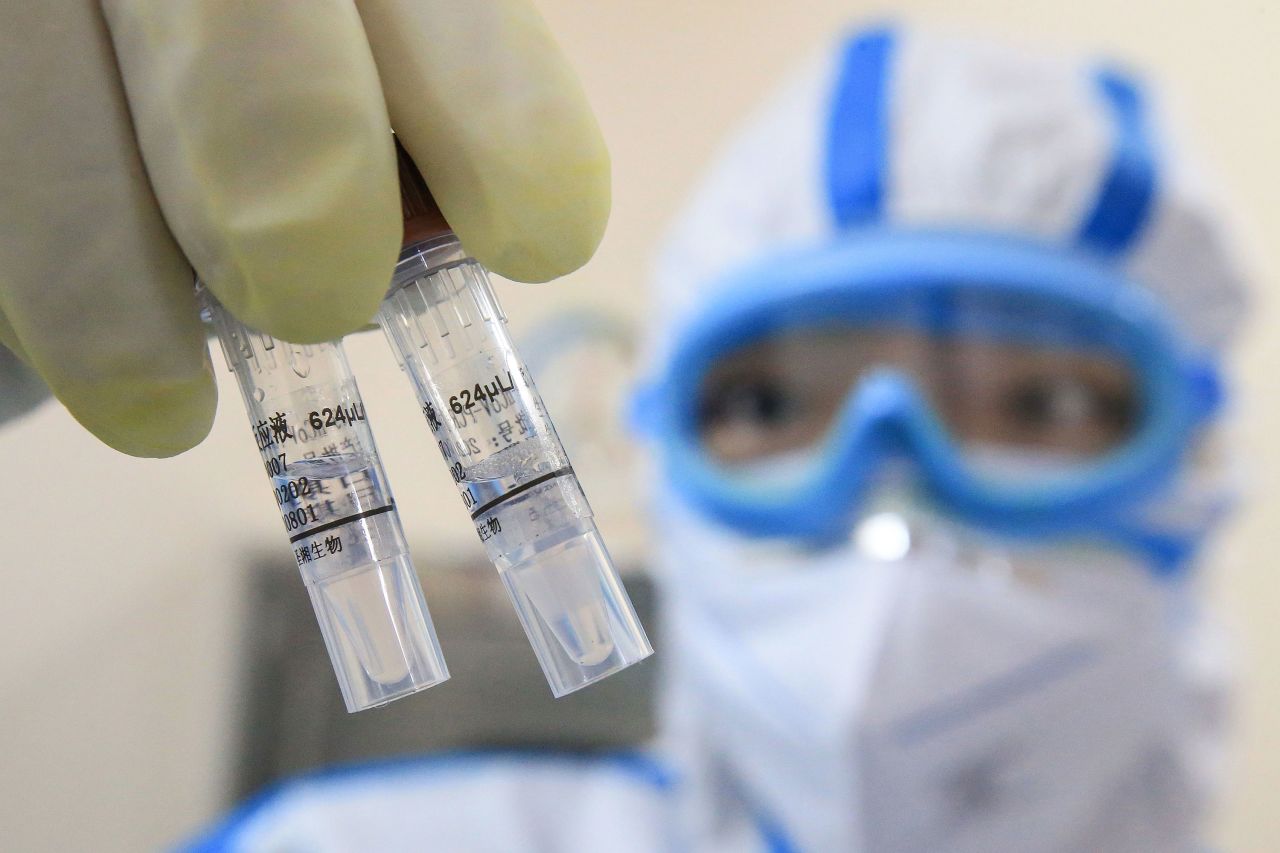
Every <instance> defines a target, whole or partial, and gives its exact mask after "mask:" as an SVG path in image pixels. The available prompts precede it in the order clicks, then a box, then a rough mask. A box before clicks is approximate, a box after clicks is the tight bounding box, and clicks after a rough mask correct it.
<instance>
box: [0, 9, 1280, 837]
mask: <svg viewBox="0 0 1280 853" xmlns="http://www.w3.org/2000/svg"><path fill="white" fill-rule="evenodd" d="M540 5H541V7H542V9H543V11H544V14H545V15H546V16H547V17H548V19H549V20H550V22H551V24H552V26H553V28H554V29H555V30H556V31H557V32H558V33H559V35H560V38H561V41H562V43H563V45H564V47H565V49H566V50H567V51H568V53H569V54H570V55H571V57H572V58H573V60H574V61H575V62H576V63H577V66H578V68H579V71H580V73H581V75H582V77H583V79H584V81H585V83H586V86H587V88H588V90H589V92H590V94H591V96H592V98H593V100H594V102H595V104H596V106H597V109H598V111H599V114H600V119H601V122H602V124H603V126H604V130H605V133H606V136H607V137H608V139H609V141H610V143H611V147H612V151H613V157H614V176H615V196H614V215H613V219H612V222H611V225H610V229H609V233H608V236H607V238H606V240H605V244H604V246H603V247H602V248H601V250H600V253H599V255H598V256H597V258H596V259H595V260H594V261H593V262H592V263H591V264H590V265H589V266H588V267H587V268H586V269H584V270H582V271H580V272H579V273H576V274H575V275H573V276H571V277H570V278H569V279H568V280H566V281H564V282H560V283H557V284H555V285H540V286H510V285H509V286H504V287H502V292H501V295H502V297H503V299H504V300H505V302H506V305H507V309H508V313H509V315H510V316H511V317H512V324H513V327H514V328H515V330H516V331H517V333H519V332H520V331H521V330H523V329H528V328H530V327H531V325H532V324H534V323H536V322H537V321H538V320H540V319H542V318H545V317H547V316H549V315H550V314H551V313H553V312H555V311H558V310H561V309H563V308H565V307H567V306H571V305H582V304H587V305H592V306H596V307H600V308H604V309H607V310H611V311H617V312H622V313H626V314H629V315H631V316H634V317H636V318H643V316H644V311H645V310H646V304H645V302H644V298H643V280H644V273H645V269H646V264H647V259H648V257H649V254H650V251H651V249H652V247H653V246H654V245H655V243H656V242H657V240H658V238H659V235H660V232H661V228H662V225H663V223H664V221H665V220H666V219H667V218H668V217H669V216H670V215H671V213H672V212H673V211H674V210H675V208H676V207H677V206H678V204H679V202H680V199H681V198H682V196H683V195H684V193H685V192H686V191H687V189H688V187H689V186H690V184H691V182H692V181H693V180H694V179H695V177H696V176H697V175H698V173H699V171H700V169H701V168H702V167H703V166H704V165H705V164H706V163H707V162H708V160H709V159H710V158H711V156H712V154H713V152H714V149H715V146H716V143H717V141H718V140H719V139H720V138H721V137H722V136H723V134H724V133H725V132H726V130H727V129H728V128H729V127H731V126H732V124H733V123H734V122H735V120H737V119H739V118H740V117H741V116H742V115H743V114H744V113H745V111H746V110H747V109H749V108H750V107H751V105H752V104H754V103H755V101H756V100H757V99H758V97H759V96H760V93H761V92H762V90H764V89H767V88H768V87H769V86H770V85H771V83H772V82H773V81H774V80H776V79H777V77H778V75H779V73H780V72H781V71H782V70H783V69H784V68H786V67H787V66H788V65H789V64H790V63H792V62H793V61H794V60H795V59H797V58H798V57H800V56H802V55H803V54H804V53H805V52H806V51H807V50H808V49H809V48H810V47H811V46H813V45H815V44H817V43H819V42H820V41H821V40H822V39H823V38H825V37H826V36H828V35H829V34H830V33H832V32H834V31H836V30H838V29H839V28H840V27H842V26H843V25H844V24H845V23H847V22H849V21H851V20H859V19H864V18H865V17H867V16H868V15H872V16H878V17H883V16H885V15H886V14H887V12H886V10H888V9H890V8H892V9H893V10H895V11H896V15H897V16H898V17H899V18H903V19H906V20H922V21H924V20H929V21H935V20H943V21H947V22H950V23H951V24H953V25H962V26H964V27H967V28H973V29H976V30H979V31H984V32H994V33H997V34H1004V35H1007V36H1008V37H1011V38H1030V39H1034V40H1038V41H1040V42H1042V43H1044V44H1046V45H1051V46H1052V45H1063V46H1071V45H1084V46H1088V47H1093V48H1097V49H1098V50H1099V51H1106V52H1110V53H1114V54H1117V55H1119V56H1121V57H1125V58H1129V59H1131V60H1133V61H1134V62H1136V63H1138V64H1140V65H1142V66H1144V67H1146V68H1149V69H1151V70H1152V71H1154V72H1156V73H1157V74H1158V75H1159V76H1161V77H1162V78H1163V79H1164V80H1165V82H1166V84H1167V85H1168V86H1169V87H1170V88H1172V89H1174V90H1176V91H1177V92H1178V93H1179V94H1180V96H1181V99H1182V100H1183V101H1184V102H1185V107H1186V110H1185V111H1186V113H1187V115H1188V116H1189V117H1190V118H1191V119H1192V121H1193V126H1194V129H1195V130H1197V131H1198V135H1199V137H1200V139H1199V142H1200V146H1201V148H1203V150H1204V152H1205V154H1206V155H1207V159H1208V160H1210V161H1211V162H1212V163H1214V164H1215V165H1216V168H1217V169H1218V171H1219V173H1220V174H1221V175H1223V176H1224V178H1225V184H1226V187H1227V190H1228V192H1229V195H1230V197H1232V198H1233V199H1234V200H1235V202H1236V205H1237V207H1238V210H1239V212H1240V214H1241V218H1242V219H1243V220H1245V221H1246V222H1247V223H1249V224H1250V225H1251V226H1252V229H1253V236H1254V237H1255V241H1256V243H1257V245H1258V248H1259V251H1260V254H1259V259H1260V265H1259V269H1260V271H1261V272H1262V273H1264V274H1270V273H1273V272H1275V271H1277V270H1280V250H1277V248H1276V244H1275V242H1274V241H1272V242H1271V243H1268V242H1267V241H1266V240H1265V239H1264V237H1266V236H1268V235H1274V234H1277V233H1280V195H1278V194H1277V189H1278V186H1277V180H1276V177H1277V174H1278V173H1280V170H1278V169H1277V167H1276V166H1275V165H1274V163H1273V157H1274V156H1275V155H1274V152H1277V151H1280V119H1278V118H1277V113H1276V110H1275V98H1274V95H1273V87H1274V81H1275V80H1276V79H1277V77H1280V62H1278V61H1277V60H1276V59H1275V53H1274V46H1275V45H1276V44H1280V10H1278V9H1276V8H1274V7H1272V6H1271V5H1270V4H1266V3H1262V2H1258V0H1254V2H1239V0H1237V2H1219V3H1214V4H1210V3H1193V2H1180V3H1169V2H1134V0H1128V2H1125V3H1123V4H1120V3H1116V2H1114V0H1076V2H1073V3H1070V4H1063V3H1059V2H1048V0H1022V2H1019V3H1011V2H1008V0H968V2H966V3H965V4H963V12H961V11H959V10H960V8H961V7H960V5H959V4H953V3H946V2H941V0H899V2H897V3H895V4H893V5H892V7H889V6H888V5H880V6H876V5H874V4H858V3H852V2H840V1H839V0H792V2H789V3H778V2H776V0H769V2H765V0H735V2H729V0H716V2H711V0H705V2H699V3H680V2H671V1H670V0H668V2H660V0H646V1H645V2H641V1H640V0H611V2H608V3H581V2H572V0H543V2H541V3H540ZM1260 281H1261V282H1262V284H1263V288H1262V289H1261V290H1260V291H1259V292H1258V293H1257V294H1256V295H1255V298H1256V310H1255V311H1254V312H1253V314H1252V318H1251V323H1252V326H1251V329H1250V334H1249V335H1248V336H1247V338H1246V339H1245V341H1244V345H1243V346H1242V347H1241V349H1240V350H1239V352H1238V359H1237V363H1238V367H1239V371H1238V374H1239V377H1240V386H1239V387H1240V392H1239V400H1240V403H1241V405H1240V414H1241V417H1240V440H1241V452H1242V454H1243V456H1244V459H1245V461H1246V462H1247V464H1246V465H1245V466H1244V468H1245V470H1246V472H1247V474H1248V476H1249V478H1250V480H1249V482H1248V484H1247V487H1248V489H1249V492H1250V495H1249V497H1250V499H1251V503H1250V504H1249V506H1248V508H1247V510H1246V511H1245V512H1244V513H1242V514H1241V515H1240V516H1239V518H1238V520H1237V521H1236V522H1235V523H1234V524H1233V526H1232V528H1231V529H1230V530H1229V531H1228V532H1227V533H1226V534H1225V535H1224V536H1223V537H1222V542H1221V546H1220V547H1219V548H1217V549H1216V551H1215V557H1214V562H1215V563H1216V564H1217V566H1218V573H1217V576H1216V587H1215V592H1216V595H1217V597H1218V599H1219V601H1220V603H1221V606H1222V611H1223V612H1224V614H1225V616H1226V618H1227V620H1228V622H1229V623H1230V624H1231V626H1232V627H1233V628H1234V629H1235V633H1236V636H1237V644H1238V647H1239V652H1240V658H1241V663H1242V673H1241V675H1242V680H1243V684H1242V689H1241V694H1240V699H1241V701H1240V707H1239V719H1240V730H1239V737H1238V749H1237V761H1236V763H1235V765H1234V767H1233V768H1232V772H1231V793H1230V797H1229V799H1228V801H1227V804H1226V807H1225V809H1224V811H1223V813H1222V815H1221V817H1220V820H1219V821H1218V824H1217V827H1216V830H1215V833H1214V839H1213V840H1214V841H1215V842H1216V843H1217V845H1218V846H1220V847H1221V848H1222V849H1225V850H1231V851H1269V850H1277V849H1280V810H1277V809H1276V808H1275V807H1274V805H1273V800H1274V792H1275V791H1276V790H1277V789H1278V788H1280V714H1276V713H1275V712H1274V711H1273V709H1274V708H1276V707H1277V706H1280V680H1278V679H1277V678H1276V673H1277V666H1276V664H1275V660H1276V659H1277V657H1280V626H1277V623H1276V620H1275V618H1274V614H1275V613H1276V612H1277V605H1280V591H1278V590H1277V584H1276V582H1275V581H1274V580H1273V579H1272V576H1273V572H1274V568H1273V564H1274V562H1275V559H1274V557H1273V554H1274V551H1275V549H1276V547H1278V546H1280V534H1278V533H1277V531H1278V530H1280V524H1278V523H1277V520H1280V488H1277V487H1280V476H1278V475H1280V449H1278V448H1277V446H1276V443H1277V440H1278V437H1280V402H1277V395H1276V393H1275V390H1274V389H1275V387H1276V380H1275V375H1276V373H1277V371H1280V309H1278V307H1277V301H1276V299H1275V297H1274V296H1273V291H1274V288H1271V287H1269V286H1267V285H1269V284H1270V282H1269V281H1267V280H1266V279H1265V278H1262V279H1260ZM351 352H352V359H353V361H354V362H355V364H356V366H357V369H358V370H359V373H360V377H361V385H362V388H363V390H364V392H365V397H366V401H367V404H368V409H369V412H370V414H371V417H372V418H373V419H374V420H375V423H376V424H377V427H376V429H377V434H378V439H379V444H380V446H381V448H382V450H383V455H384V457H385V461H386V463H387V467H388V469H389V471H390V473H391V476H392V479H393V481H394V484H395V490H396V495H397V500H398V501H399V503H400V505H401V512H402V517H403V518H404V521H405V524H406V527H407V529H408V532H409V538H410V541H412V542H432V543H434V544H435V545H436V547H437V548H440V549H459V550H462V551H464V552H465V551H466V550H467V549H472V550H475V551H477V552H478V549H479V546H478V544H476V543H474V542H473V541H472V540H473V537H472V536H471V535H470V533H469V526H468V525H467V524H465V523H464V518H463V515H462V512H461V507H460V506H459V505H458V502H457V498H456V496H455V495H454V492H453V490H452V486H451V484H449V483H448V482H447V478H445V477H443V471H442V469H441V467H440V463H439V462H438V461H437V459H436V455H435V451H434V450H433V449H432V448H431V447H430V444H429V442H428V441H427V438H426V432H425V430H424V429H423V426H422V423H421V416H420V414H419V413H418V411H417V408H416V406H415V404H414V403H413V401H412V399H411V398H410V395H409V393H408V391H407V387H405V386H404V384H403V380H402V379H401V378H400V375H399V373H398V371H397V370H396V369H395V368H394V366H393V364H392V361H391V358H390V356H389V353H388V352H387V351H386V348H385V346H384V345H383V343H382V341H381V339H380V338H379V337H377V336H373V335H368V336H365V337H364V338H363V339H361V340H359V341H356V342H355V343H353V344H352V346H351ZM220 361H221V356H220V354H215V363H217V364H218V368H219V374H220V377H221V379H222V392H223V398H224V404H223V407H222V409H221V411H220V413H219V416H218V421H217V423H216V425H215V427H214V431H213V435H212V436H211V437H210V439H209V440H208V441H207V442H206V443H205V444H204V445H202V446H201V447H200V448H198V449H196V450H195V451H193V452H191V453H188V454H186V455H184V456H182V457H179V458H177V459H173V460H167V461H141V462H139V461H135V460H130V459H126V458H124V457H121V456H118V455H116V454H114V453H112V452H111V451H109V450H107V449H106V448H104V447H102V446H99V445H98V444H96V443H95V442H94V441H93V440H92V439H90V438H89V437H88V436H87V435H85V434H83V433H82V432H80V430H79V428H78V427H77V426H76V425H75V424H74V423H73V422H72V421H71V419H70V418H69V417H68V416H67V415H66V414H65V413H64V412H62V411H61V410H59V409H58V408H57V407H56V406H47V407H46V408H45V409H43V410H42V411H40V412H39V413H38V414H36V415H34V416H32V417H30V418H28V419H26V420H24V421H23V422H21V423H20V424H17V425H15V426H13V427H11V428H9V429H6V430H4V431H3V432H0V454H3V455H4V457H5V458H8V459H9V460H10V467H9V469H8V474H7V475H6V477H5V480H6V484H7V486H8V489H7V496H6V497H5V498H4V499H3V503H2V506H3V512H0V541H2V542H3V547H2V548H0V578H3V583H2V584H0V592H2V593H3V594H0V723H2V725H0V846H2V847H3V848H4V849H6V850H22V851H25V850H72V849H92V850H96V851H103V853H109V851H114V850H121V851H124V850H140V849H149V848H154V847H157V846H160V845H164V844H166V843H168V842H172V841H173V840H175V839H177V838H180V837H182V836H183V835H184V834H185V833H188V832H190V831H191V830H192V829H194V828H196V827H198V826H199V825H201V824H202V823H203V822H204V821H206V820H208V819H209V818H210V817H212V816H213V815H214V813H215V811H216V810H217V809H218V808H219V805H220V797H221V795H222V791H223V786H224V784H225V782H226V778H227V775H226V774H227V772H228V770H229V759H230V757H231V755H230V750H231V749H232V748H233V744H234V741H233V732H232V730H231V729H232V726H233V724H234V718H233V717H232V716H231V710H232V707H233V689H234V684H233V682H234V676H235V667H236V659H235V654H236V647H237V636H236V631H237V603H236V602H237V598H238V594H239V587H238V578H237V574H236V570H237V567H238V566H239V564H240V562H241V558H242V557H243V556H244V555H246V554H248V553H251V552H255V551H261V550H262V549H269V548H272V547H277V548H279V550H280V551H281V553H282V555H284V556H286V557H287V552H286V551H285V549H284V545H283V542H282V540H281V538H280V530H279V529H278V528H279V521H278V520H277V517H276V513H275V507H274V504H273V502H272V500H271V498H270V496H269V492H268V489H267V488H266V486H265V484H264V482H263V478H262V476H261V474H260V473H259V471H260V466H259V465H258V463H257V462H256V454H255V452H254V449H253V445H252V443H251V441H250V439H249V436H248V433H247V431H246V425H245V423H244V415H243V413H242V411H241V408H240V404H239V400H238V399H236V396H235V394H236V392H235V389H234V387H233V385H231V384H230V383H229V382H228V381H227V380H228V379H229V377H228V376H227V374H226V372H225V370H224V369H223V368H222V365H221V363H220ZM587 485H588V489H589V488H590V484H589V483H588V484H587ZM605 533H606V535H608V533H609V531H608V529H607V527H606V530H605ZM423 559H425V558H424V557H423V556H422V555H419V560H420V561H421V560H423ZM428 595H430V590H429V589H428ZM446 645H447V638H446Z"/></svg>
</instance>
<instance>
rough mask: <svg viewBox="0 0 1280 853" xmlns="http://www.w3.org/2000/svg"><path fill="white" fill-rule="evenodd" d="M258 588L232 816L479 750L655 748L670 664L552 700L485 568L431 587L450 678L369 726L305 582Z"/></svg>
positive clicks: (647, 588)
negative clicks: (413, 761) (328, 773)
mask: <svg viewBox="0 0 1280 853" xmlns="http://www.w3.org/2000/svg"><path fill="white" fill-rule="evenodd" d="M416 551H417V553H429V549H425V548H423V549H416ZM623 577H624V578H626V587H627V590H628V592H629V593H630V595H631V600H632V602H634V604H635V608H636V611H637V613H638V615H639V616H640V619H641V621H643V622H644V624H645V627H646V628H647V629H648V630H649V631H650V632H651V633H653V632H654V631H655V629H656V627H657V626H656V625H655V624H654V622H653V616H654V609H655V608H654V600H653V599H654V595H653V586H652V583H651V582H650V581H649V580H648V579H647V578H646V577H645V576H643V575H642V574H640V573H635V572H631V573H628V572H625V571H624V572H623ZM246 586H247V589H246V599H247V602H248V603H247V607H246V611H245V646H244V657H243V661H244V663H243V666H244V669H243V670H242V675H241V679H242V692H241V702H240V725H239V726H238V728H237V731H238V732H239V733H240V737H239V743H238V744H237V752H238V755H237V760H236V764H235V771H234V778H233V780H232V790H231V791H229V792H228V793H229V795H230V796H231V798H232V801H233V802H234V801H239V800H241V799H243V798H244V797H246V796H248V795H250V794H252V793H254V792H255V791H257V790H259V789H260V788H262V787H263V786H264V785H266V784H268V783H270V782H272V781H274V780H277V779H281V778H285V777H289V776H293V775H297V774H299V773H304V772H306V771H309V770H316V769H319V768H322V767H329V766H333V765H338V764H350V763H358V762H362V761H369V760H373V759H379V758H389V757H394V756H405V755H421V754H424V753H430V752H439V751H444V750H456V749H468V748H524V749H555V750H572V751H593V750H604V749H618V748H626V747H633V746H637V745H640V744H642V743H643V742H644V741H645V740H647V739H648V738H649V737H650V736H651V735H652V734H653V731H654V723H653V703H652V695H653V687H654V683H655V672H656V667H655V660H656V659H657V658H658V656H655V657H654V658H650V659H649V660H647V661H644V662H642V663H640V664H638V665H636V666H633V667H630V668H629V669H627V670H625V671H623V672H621V673H619V674H617V675H614V676H611V677H609V678H607V679H605V680H604V681H601V682H600V683H599V684H595V685H592V686H590V687H588V688H586V689H584V690H582V691H579V692H578V693H574V694H571V695H569V696H566V697H565V698H563V699H553V698H552V697H551V692H550V691H549V690H548V689H547V683H546V679H544V678H543V675H542V672H541V670H539V668H538V664H537V661H536V659H535V658H534V656H533V652H532V651H531V649H530V648H529V643H528V640H526V638H525V635H524V632H523V630H521V628H520V624H519V623H518V622H517V621H516V617H515V614H514V613H513V612H512V610H511V605H510V602H509V601H508V599H507V593H506V590H505V589H504V588H503V586H502V583H501V581H500V580H499V579H498V577H497V575H496V573H495V572H494V571H493V568H492V567H491V566H489V565H488V564H487V563H485V562H484V561H482V560H477V561H476V562H475V563H474V564H470V565H455V566H441V565H439V564H435V565H433V566H432V567H431V570H430V572H429V574H426V575H424V576H423V578H422V587H423V591H424V592H425V593H426V597H427V600H428V601H430V602H431V612H432V614H433V616H434V617H435V622H436V627H437V631H438V633H439V636H440V644H441V646H442V647H443V649H444V654H445V658H446V659H447V661H448V665H449V671H450V673H451V675H452V678H451V679H450V680H449V681H447V682H445V683H443V684H440V685H437V686H435V687H432V688H430V689H428V690H425V691H423V692H422V693H419V694H416V695H414V696H410V697H407V698H405V699H401V700H399V701H396V702H392V703H391V704H390V705H387V706H385V707H382V708H375V709H372V710H368V711H363V712H361V713H358V714H348V713H347V712H346V710H345V708H344V707H343V704H342V696H341V694H340V693H339V691H338V685H337V684H336V683H335V681H334V678H333V670H332V667H330V665H329V659H328V656H327V655H326V653H325V649H324V644H323V641H322V640H321V636H320V631H319V630H318V629H317V627H316V622H315V615H314V613H313V612H312V609H311V603H310V601H309V599H308V598H307V595H306V591H305V590H304V589H303V588H302V585H301V584H299V583H298V582H297V573H296V570H295V568H294V567H293V566H290V565H288V564H287V563H282V562H279V561H272V560H265V559H264V560H256V561H253V562H252V563H251V566H250V571H249V573H248V578H247V584H246Z"/></svg>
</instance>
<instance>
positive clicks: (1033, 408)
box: [1002, 376, 1136, 434]
mask: <svg viewBox="0 0 1280 853" xmlns="http://www.w3.org/2000/svg"><path fill="white" fill-rule="evenodd" d="M1002 402H1003V405H1002V409H1003V413H1004V415H1005V416H1006V417H1008V418H1009V419H1011V420H1012V421H1013V422H1015V423H1016V424H1017V425H1018V426H1019V427H1021V428H1023V429H1027V430H1055V429H1062V428H1071V427H1080V428H1083V427H1092V428H1095V429H1097V428H1101V429H1105V430H1107V431H1109V432H1113V433H1117V434H1123V433H1126V432H1128V431H1129V430H1130V429H1132V427H1133V424H1134V420H1135V417H1136V404H1135V401H1134V399H1133V396H1132V394H1130V393H1128V392H1126V391H1122V390H1115V389H1110V388H1103V387H1099V386H1097V385H1094V384H1091V383H1089V382H1087V381H1085V380H1082V379H1079V378H1075V377H1063V376H1037V377H1029V378H1025V379H1022V380H1021V381H1019V382H1017V383H1016V384H1014V385H1013V386H1012V387H1010V388H1009V389H1008V391H1007V392H1006V393H1005V395H1004V399H1003V401H1002Z"/></svg>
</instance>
